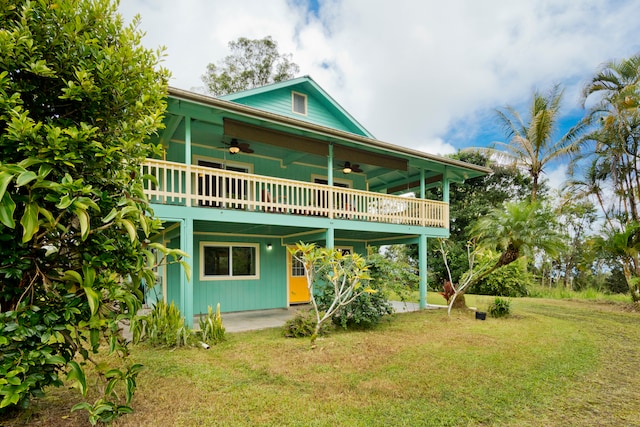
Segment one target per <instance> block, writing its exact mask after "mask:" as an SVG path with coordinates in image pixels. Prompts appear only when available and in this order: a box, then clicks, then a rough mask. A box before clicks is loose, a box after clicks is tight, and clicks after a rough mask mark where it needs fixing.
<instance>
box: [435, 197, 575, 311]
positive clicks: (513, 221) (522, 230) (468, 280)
mask: <svg viewBox="0 0 640 427" xmlns="http://www.w3.org/2000/svg"><path fill="white" fill-rule="evenodd" d="M470 234H471V236H473V239H472V241H471V242H470V243H469V246H468V249H469V250H468V255H467V256H468V261H469V270H468V271H467V272H466V273H465V274H464V275H463V276H462V278H461V279H460V283H458V284H457V285H456V284H454V283H453V281H452V279H451V273H450V272H449V278H450V281H451V283H450V286H451V290H452V291H453V295H451V297H450V298H449V299H448V303H449V313H451V309H452V308H464V307H466V305H465V300H464V293H465V292H466V290H467V289H469V288H470V287H471V286H473V285H474V284H476V283H478V282H479V281H481V280H482V279H484V278H485V277H487V276H488V275H490V274H491V273H493V272H494V271H496V270H497V269H499V268H500V267H504V266H506V265H509V264H511V263H512V262H514V261H516V260H517V259H518V258H520V257H521V256H523V255H530V254H533V253H534V251H535V249H540V250H543V251H545V252H546V253H547V254H548V255H550V256H554V255H556V254H557V253H558V252H560V251H561V250H562V249H563V247H564V242H563V240H562V237H561V236H560V234H559V233H558V232H557V231H556V227H555V216H554V214H553V213H552V212H551V211H550V210H549V209H546V208H543V207H542V206H541V205H540V203H539V202H533V203H532V202H528V201H524V202H510V203H506V204H505V205H504V206H503V207H500V208H494V209H493V210H492V211H490V212H489V213H488V214H487V215H485V216H484V217H482V218H480V219H479V220H478V221H477V222H476V223H475V224H474V225H473V226H472V227H471V230H470ZM482 248H487V249H490V250H497V251H498V252H500V258H499V259H498V260H497V262H496V263H495V264H493V265H491V264H490V263H486V264H482V265H479V266H475V265H474V263H475V255H476V253H477V251H478V250H481V249H482ZM439 251H440V252H441V254H442V256H443V258H444V262H445V265H447V258H446V257H447V254H448V251H447V250H446V248H445V246H444V244H443V242H442V241H441V242H440V249H439ZM447 269H448V266H447Z"/></svg>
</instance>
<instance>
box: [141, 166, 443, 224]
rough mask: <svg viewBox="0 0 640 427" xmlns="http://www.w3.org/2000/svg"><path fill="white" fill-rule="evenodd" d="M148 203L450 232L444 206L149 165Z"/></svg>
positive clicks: (229, 173) (193, 168)
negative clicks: (346, 220)
mask: <svg viewBox="0 0 640 427" xmlns="http://www.w3.org/2000/svg"><path fill="white" fill-rule="evenodd" d="M142 174H143V176H145V181H144V182H145V194H146V195H147V197H148V198H149V200H150V201H151V203H158V204H171V205H179V206H189V207H194V208H207V207H209V208H218V209H241V210H245V211H251V212H262V213H277V214H283V215H306V216H318V217H325V218H332V219H348V220H355V221H368V222H378V223H387V224H402V225H413V226H422V227H438V228H447V229H448V228H449V204H448V203H445V202H440V201H435V200H424V199H417V198H414V197H401V196H394V195H388V194H382V193H374V192H369V191H361V190H353V189H350V188H341V187H330V186H327V185H322V184H313V183H307V182H301V181H294V180H288V179H282V178H274V177H268V176H261V175H254V174H249V173H242V172H233V171H227V170H222V169H213V168H208V167H202V166H194V165H185V164H182V163H174V162H167V161H163V160H151V159H148V160H147V161H145V163H144V164H143V165H142Z"/></svg>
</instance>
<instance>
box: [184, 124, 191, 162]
mask: <svg viewBox="0 0 640 427" xmlns="http://www.w3.org/2000/svg"><path fill="white" fill-rule="evenodd" d="M184 164H185V165H190V164H191V117H190V116H184Z"/></svg>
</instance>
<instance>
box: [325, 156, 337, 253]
mask: <svg viewBox="0 0 640 427" xmlns="http://www.w3.org/2000/svg"><path fill="white" fill-rule="evenodd" d="M327 185H328V186H329V200H328V202H329V212H333V208H334V206H333V144H329V155H328V156H327ZM329 218H333V215H332V214H330V215H329ZM326 235H327V237H326V241H325V247H326V248H327V249H333V248H334V247H335V229H334V228H333V227H329V228H328V229H327V232H326Z"/></svg>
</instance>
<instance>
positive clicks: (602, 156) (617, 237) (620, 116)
mask: <svg viewBox="0 0 640 427" xmlns="http://www.w3.org/2000/svg"><path fill="white" fill-rule="evenodd" d="M639 83H640V54H638V55H635V56H632V57H631V58H628V59H625V60H622V61H611V62H608V63H607V64H605V65H604V66H603V67H602V68H601V69H600V70H599V71H598V72H597V73H596V75H595V76H594V77H593V78H592V79H591V81H589V82H588V83H587V84H586V85H585V87H584V90H583V96H584V101H585V103H586V102H587V101H592V102H593V106H592V107H591V108H590V110H589V118H590V119H591V121H592V122H593V123H597V124H598V127H597V128H596V129H595V130H594V131H593V132H592V133H591V134H590V135H589V140H590V141H591V142H592V148H593V150H591V151H589V152H587V153H586V154H585V155H584V156H583V157H588V158H589V159H590V168H589V170H588V173H587V174H585V175H586V177H585V179H584V180H582V181H581V180H577V182H578V183H583V184H585V185H582V188H584V189H585V190H587V191H586V192H587V193H592V194H594V195H596V197H597V198H598V201H599V203H600V205H601V208H602V210H603V211H604V213H605V215H606V219H607V229H606V230H605V234H607V235H608V236H609V238H608V239H607V240H609V241H610V242H611V243H612V245H608V246H607V245H604V246H603V247H604V248H605V249H606V248H608V249H610V251H611V253H612V254H613V255H615V256H617V257H618V260H619V261H620V263H621V264H622V268H623V271H624V273H625V278H626V280H627V284H628V286H629V289H630V291H631V296H632V298H633V301H636V302H638V301H640V257H639V256H638V250H637V249H638V243H637V240H638V239H637V235H638V233H639V231H638V224H640V209H639V206H638V204H639V202H640V201H639V196H638V192H639V191H640V173H639V172H640V171H639V168H640V162H639V160H640V159H639V156H638V149H639V148H640V84H639ZM614 243H615V245H614ZM624 245H626V247H625V246H624Z"/></svg>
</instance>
